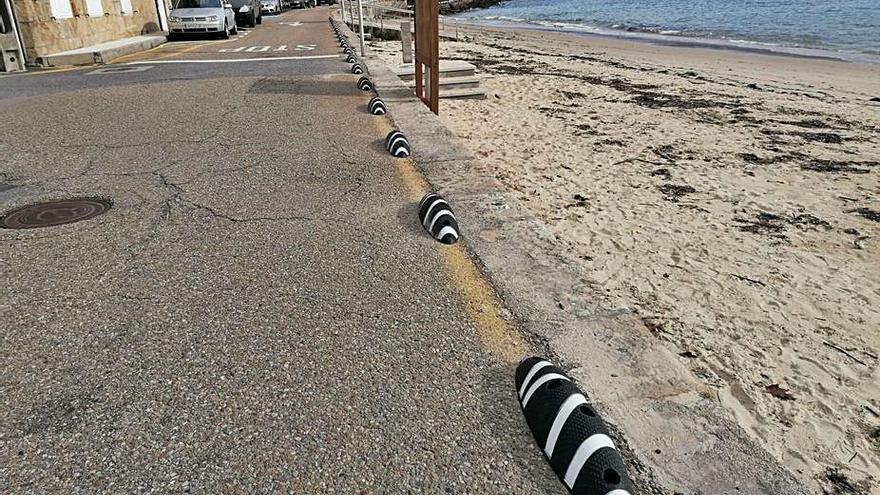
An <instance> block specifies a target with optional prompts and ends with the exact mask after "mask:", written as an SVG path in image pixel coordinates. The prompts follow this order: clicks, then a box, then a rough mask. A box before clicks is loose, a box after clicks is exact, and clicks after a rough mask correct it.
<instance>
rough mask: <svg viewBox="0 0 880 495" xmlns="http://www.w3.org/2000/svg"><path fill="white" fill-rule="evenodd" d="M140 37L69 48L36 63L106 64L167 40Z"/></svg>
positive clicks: (160, 37) (161, 36)
mask: <svg viewBox="0 0 880 495" xmlns="http://www.w3.org/2000/svg"><path fill="white" fill-rule="evenodd" d="M139 38H140V39H137V40H134V41H132V42H131V43H126V44H122V45H119V46H112V47H107V48H103V49H98V50H95V51H89V50H88V49H87V48H83V49H82V50H71V51H70V52H64V53H59V54H55V55H47V56H45V57H40V58H38V59H37V65H41V66H43V67H61V66H69V65H92V64H107V63H110V62H111V61H112V60H113V59H116V58H119V57H122V56H124V55H129V54H132V53H137V52H141V51H144V50H149V49H150V48H155V47H157V46H159V45H162V44H165V43H167V42H168V38H167V37H166V36H165V35H155V36H141V37H139Z"/></svg>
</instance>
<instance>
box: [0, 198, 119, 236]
mask: <svg viewBox="0 0 880 495" xmlns="http://www.w3.org/2000/svg"><path fill="white" fill-rule="evenodd" d="M110 205H111V203H110V201H109V200H106V199H96V198H78V199H67V200H64V201H52V202H49V203H37V204H35V205H30V206H25V207H24V208H19V209H17V210H13V211H11V212H9V213H8V214H6V215H5V216H4V217H3V218H0V227H3V228H4V229H36V228H38V227H52V226H53V225H63V224H65V223H73V222H79V221H82V220H88V219H90V218H94V217H96V216H98V215H100V214H101V213H104V212H105V211H107V210H109V209H110Z"/></svg>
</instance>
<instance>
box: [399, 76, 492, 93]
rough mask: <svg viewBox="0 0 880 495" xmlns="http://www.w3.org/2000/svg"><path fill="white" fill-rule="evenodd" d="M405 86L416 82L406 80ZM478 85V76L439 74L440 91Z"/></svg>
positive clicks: (469, 87) (414, 84)
mask: <svg viewBox="0 0 880 495" xmlns="http://www.w3.org/2000/svg"><path fill="white" fill-rule="evenodd" d="M406 84H407V86H409V87H411V88H414V87H416V82H415V81H414V80H411V81H406ZM479 87H480V78H479V77H477V76H464V77H444V76H443V75H442V74H441V75H440V91H443V90H446V89H473V88H479Z"/></svg>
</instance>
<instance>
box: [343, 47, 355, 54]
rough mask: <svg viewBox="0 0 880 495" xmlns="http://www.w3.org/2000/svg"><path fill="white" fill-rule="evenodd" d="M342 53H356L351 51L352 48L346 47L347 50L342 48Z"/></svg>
mask: <svg viewBox="0 0 880 495" xmlns="http://www.w3.org/2000/svg"><path fill="white" fill-rule="evenodd" d="M342 53H344V54H346V55H353V54H354V52H353V51H351V48H346V49H345V50H342Z"/></svg>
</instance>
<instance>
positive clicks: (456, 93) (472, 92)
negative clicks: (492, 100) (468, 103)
mask: <svg viewBox="0 0 880 495" xmlns="http://www.w3.org/2000/svg"><path fill="white" fill-rule="evenodd" d="M440 98H441V99H442V98H456V99H465V98H467V99H474V100H485V99H486V92H485V91H483V90H482V89H480V88H463V89H442V88H441V89H440Z"/></svg>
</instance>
